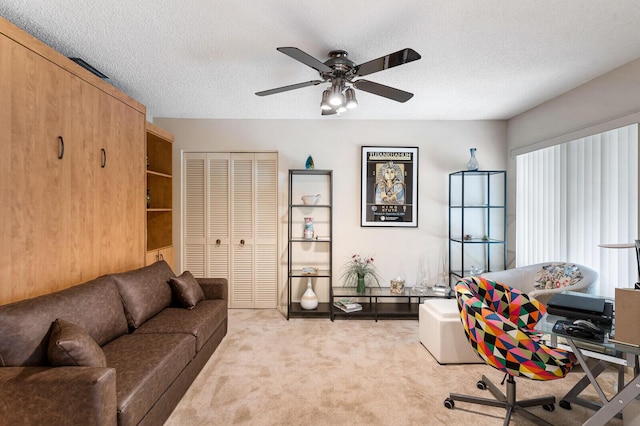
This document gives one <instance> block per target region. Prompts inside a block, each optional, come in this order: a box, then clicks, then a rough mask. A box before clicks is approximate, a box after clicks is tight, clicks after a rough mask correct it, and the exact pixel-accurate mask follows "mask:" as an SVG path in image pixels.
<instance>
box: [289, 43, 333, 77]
mask: <svg viewBox="0 0 640 426" xmlns="http://www.w3.org/2000/svg"><path fill="white" fill-rule="evenodd" d="M277 49H278V50H279V51H280V52H282V53H284V54H285V55H287V56H290V57H292V58H293V59H295V60H296V61H299V62H302V63H303V64H305V65H307V66H309V67H311V68H313V69H314V70H316V71H318V72H333V69H331V68H330V67H328V66H327V65H325V64H324V63H322V62H320V61H319V60H317V59H316V58H314V57H313V56H311V55H309V54H308V53H305V52H303V51H302V50H300V49H298V48H297V47H278V48H277Z"/></svg>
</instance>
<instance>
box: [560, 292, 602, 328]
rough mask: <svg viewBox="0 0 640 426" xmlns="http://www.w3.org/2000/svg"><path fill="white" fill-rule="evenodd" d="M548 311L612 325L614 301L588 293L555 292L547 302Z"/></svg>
mask: <svg viewBox="0 0 640 426" xmlns="http://www.w3.org/2000/svg"><path fill="white" fill-rule="evenodd" d="M547 312H548V313H550V314H551V315H558V316H562V317H567V318H574V319H584V320H590V321H591V322H593V323H596V324H605V325H611V324H612V322H613V303H611V302H610V301H608V300H606V299H602V298H597V297H590V296H587V295H584V296H579V295H576V294H568V293H558V294H554V295H553V296H552V297H551V299H549V301H548V302H547Z"/></svg>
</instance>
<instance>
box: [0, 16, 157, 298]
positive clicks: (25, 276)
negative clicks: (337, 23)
mask: <svg viewBox="0 0 640 426" xmlns="http://www.w3.org/2000/svg"><path fill="white" fill-rule="evenodd" d="M145 114H146V110H145V107H144V106H143V105H141V104H140V103H138V102H136V101H135V100H134V99H132V98H130V97H129V96H127V95H125V94H124V93H122V92H120V91H118V90H117V89H115V88H114V87H113V86H111V85H109V84H107V83H105V82H104V81H102V80H101V79H100V78H98V77H96V76H95V75H93V74H91V73H90V72H89V71H87V70H85V69H84V68H82V67H80V66H78V65H76V64H75V63H74V62H72V61H71V60H69V59H68V58H66V57H64V56H63V55H61V54H59V53H58V52H56V51H54V50H53V49H51V48H50V47H48V46H46V45H45V44H43V43H42V42H40V41H38V40H37V39H35V38H34V37H32V36H31V35H29V34H27V33H25V32H24V31H22V30H21V29H19V28H18V27H16V26H14V25H13V24H11V23H10V22H8V21H6V20H5V19H3V18H0V153H1V154H0V199H1V200H2V202H1V203H0V247H1V249H0V304H5V303H9V302H12V301H17V300H22V299H25V298H28V297H32V296H37V295H40V294H44V293H49V292H52V291H55V290H58V289H61V288H66V287H69V286H71V285H75V284H79V283H81V282H84V281H87V280H90V279H93V278H95V277H97V276H99V275H102V274H105V273H110V272H116V271H124V270H127V269H132V268H136V267H140V266H143V265H144V253H145V240H144V233H145V200H144V193H145V164H144V158H145V146H144V138H145Z"/></svg>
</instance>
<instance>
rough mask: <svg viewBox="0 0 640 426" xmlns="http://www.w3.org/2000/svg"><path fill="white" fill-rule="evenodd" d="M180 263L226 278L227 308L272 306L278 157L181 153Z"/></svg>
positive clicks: (203, 274)
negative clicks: (181, 253)
mask: <svg viewBox="0 0 640 426" xmlns="http://www.w3.org/2000/svg"><path fill="white" fill-rule="evenodd" d="M183 173H184V174H183V179H184V182H183V201H182V206H183V211H184V221H183V223H184V232H183V235H184V241H183V244H182V247H183V248H182V251H183V267H184V269H185V270H189V271H191V273H193V274H194V275H195V276H198V277H224V278H227V279H228V280H229V307H230V308H275V307H276V303H277V283H278V157H277V153H275V152H265V153H185V154H184V157H183Z"/></svg>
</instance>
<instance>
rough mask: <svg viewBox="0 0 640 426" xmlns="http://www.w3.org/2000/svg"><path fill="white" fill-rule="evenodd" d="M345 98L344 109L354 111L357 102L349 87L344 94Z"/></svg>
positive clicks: (353, 92) (354, 93) (353, 91)
mask: <svg viewBox="0 0 640 426" xmlns="http://www.w3.org/2000/svg"><path fill="white" fill-rule="evenodd" d="M344 95H345V98H346V107H347V108H348V109H354V108H356V107H357V106H358V100H357V99H356V92H355V90H353V89H352V88H351V87H349V88H348V89H347V90H346V91H345V92H344Z"/></svg>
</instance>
